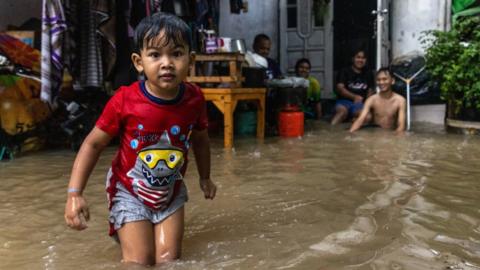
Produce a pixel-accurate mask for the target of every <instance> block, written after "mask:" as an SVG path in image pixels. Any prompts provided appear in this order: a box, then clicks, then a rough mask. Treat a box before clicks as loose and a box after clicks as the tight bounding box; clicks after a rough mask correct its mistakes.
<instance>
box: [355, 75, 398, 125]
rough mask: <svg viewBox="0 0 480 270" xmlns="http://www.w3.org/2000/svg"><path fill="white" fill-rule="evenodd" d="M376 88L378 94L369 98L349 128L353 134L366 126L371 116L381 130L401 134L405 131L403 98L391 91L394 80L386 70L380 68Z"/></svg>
mask: <svg viewBox="0 0 480 270" xmlns="http://www.w3.org/2000/svg"><path fill="white" fill-rule="evenodd" d="M376 82H377V86H378V88H379V89H380V92H378V93H377V94H375V95H373V96H371V97H369V98H368V99H367V101H366V102H365V106H364V107H363V109H362V112H361V113H360V116H359V117H358V118H357V119H356V120H355V122H354V123H353V124H352V126H351V127H350V132H354V131H356V130H358V129H360V127H361V126H362V125H364V124H367V123H368V122H369V121H368V119H369V118H370V117H369V116H370V115H371V116H372V118H373V123H374V124H375V125H378V126H379V127H381V128H385V129H393V128H394V127H395V126H396V129H395V131H397V132H401V131H404V130H405V108H406V102H405V98H404V97H402V96H401V95H399V94H397V93H394V92H393V91H392V85H393V84H394V83H395V79H394V78H393V76H392V73H391V72H390V70H389V69H388V68H381V69H379V70H378V71H377V74H376Z"/></svg>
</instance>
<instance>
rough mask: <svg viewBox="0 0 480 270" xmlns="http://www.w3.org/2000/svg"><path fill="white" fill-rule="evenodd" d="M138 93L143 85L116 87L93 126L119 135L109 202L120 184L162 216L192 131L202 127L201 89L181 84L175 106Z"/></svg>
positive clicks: (180, 176)
mask: <svg viewBox="0 0 480 270" xmlns="http://www.w3.org/2000/svg"><path fill="white" fill-rule="evenodd" d="M143 87H144V82H136V83H134V84H132V85H130V86H127V87H121V88H120V89H119V90H118V91H117V93H116V94H115V95H114V96H113V97H112V98H111V99H110V101H109V102H108V103H107V105H106V107H105V109H104V111H103V113H102V115H101V116H100V118H99V120H98V121H97V123H96V126H97V127H98V128H100V129H101V130H103V131H105V132H107V133H108V134H109V135H110V136H112V137H115V136H118V135H120V148H119V151H118V153H117V155H116V157H115V159H114V160H113V162H112V173H113V175H112V178H111V180H110V183H109V185H108V187H107V192H108V194H109V198H113V196H114V195H115V193H116V183H117V182H120V183H121V184H122V185H123V186H124V187H125V188H126V189H127V190H128V191H129V192H130V193H132V195H134V196H135V197H137V198H138V199H139V200H140V201H142V202H143V203H144V204H145V205H146V206H148V207H149V208H151V209H153V210H162V209H164V208H165V207H166V206H167V205H168V203H169V202H170V201H171V200H172V196H173V193H174V192H173V189H174V186H175V184H174V183H175V182H176V181H179V180H182V179H183V175H184V173H185V170H186V166H187V152H188V149H189V148H190V135H191V133H192V130H193V129H196V130H203V129H205V128H206V127H207V123H208V119H207V116H206V106H205V99H204V97H203V94H202V92H201V90H200V88H198V87H197V86H194V85H192V84H188V83H185V84H181V87H182V88H183V91H180V94H179V97H178V98H177V99H176V100H175V102H171V101H164V102H163V103H162V102H158V100H153V99H152V98H151V97H149V96H147V95H146V94H145V93H146V92H145V91H146V90H145V88H143ZM142 88H143V90H142ZM157 99H158V98H157Z"/></svg>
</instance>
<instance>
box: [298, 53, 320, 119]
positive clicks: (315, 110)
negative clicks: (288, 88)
mask: <svg viewBox="0 0 480 270" xmlns="http://www.w3.org/2000/svg"><path fill="white" fill-rule="evenodd" d="M311 68H312V65H311V64H310V60H308V59H307V58H301V59H298V60H297V63H296V64H295V73H296V75H297V76H299V77H302V78H305V79H307V80H308V82H309V85H308V88H307V104H305V105H304V106H303V112H304V113H305V116H306V117H307V118H314V119H317V120H320V119H321V118H322V103H321V102H320V97H321V93H320V91H321V90H322V88H321V87H320V83H319V82H318V80H317V79H315V77H313V76H310V69H311Z"/></svg>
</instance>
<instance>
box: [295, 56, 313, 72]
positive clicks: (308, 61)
mask: <svg viewBox="0 0 480 270" xmlns="http://www.w3.org/2000/svg"><path fill="white" fill-rule="evenodd" d="M303 63H307V64H308V66H309V68H312V64H310V60H308V59H307V58H300V59H298V60H297V63H296V64H295V73H297V72H298V67H299V66H300V65H301V64H303Z"/></svg>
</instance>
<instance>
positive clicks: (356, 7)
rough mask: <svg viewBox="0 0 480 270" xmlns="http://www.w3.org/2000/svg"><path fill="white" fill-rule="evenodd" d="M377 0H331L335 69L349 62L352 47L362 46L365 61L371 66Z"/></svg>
mask: <svg viewBox="0 0 480 270" xmlns="http://www.w3.org/2000/svg"><path fill="white" fill-rule="evenodd" d="M376 9H377V0H362V1H352V0H334V1H333V12H334V16H333V18H334V21H333V25H334V27H333V29H334V33H333V36H334V41H333V43H334V46H333V48H334V50H333V51H334V57H333V59H334V60H333V66H334V70H335V72H337V71H338V70H339V69H341V68H343V67H345V66H348V65H350V64H351V58H352V54H353V51H354V50H356V49H358V48H362V49H364V50H365V51H366V53H367V65H368V67H369V68H370V69H374V68H375V61H376V57H375V52H376V39H375V18H376V16H375V15H373V14H372V10H376Z"/></svg>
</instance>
